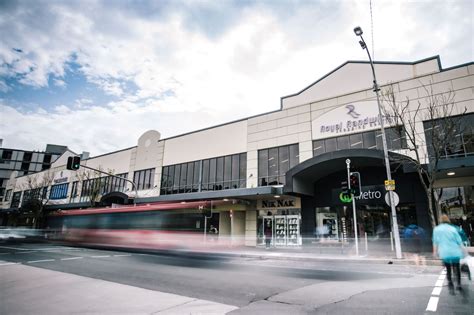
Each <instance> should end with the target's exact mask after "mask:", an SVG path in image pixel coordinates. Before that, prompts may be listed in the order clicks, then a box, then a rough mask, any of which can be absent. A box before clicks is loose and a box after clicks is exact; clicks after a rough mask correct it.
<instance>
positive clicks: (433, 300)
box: [426, 296, 439, 312]
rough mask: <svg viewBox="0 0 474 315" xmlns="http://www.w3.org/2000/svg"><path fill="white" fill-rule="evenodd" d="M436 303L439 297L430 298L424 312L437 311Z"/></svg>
mask: <svg viewBox="0 0 474 315" xmlns="http://www.w3.org/2000/svg"><path fill="white" fill-rule="evenodd" d="M438 301H439V297H436V296H432V297H430V301H429V302H428V306H427V307H426V311H428V312H436V310H437V309H438Z"/></svg>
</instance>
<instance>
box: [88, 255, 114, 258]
mask: <svg viewBox="0 0 474 315" xmlns="http://www.w3.org/2000/svg"><path fill="white" fill-rule="evenodd" d="M90 257H91V258H107V257H110V255H105V256H90Z"/></svg>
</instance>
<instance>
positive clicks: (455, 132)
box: [382, 85, 466, 227]
mask: <svg viewBox="0 0 474 315" xmlns="http://www.w3.org/2000/svg"><path fill="white" fill-rule="evenodd" d="M424 89H425V92H426V94H427V97H426V98H425V99H424V101H423V102H421V101H417V102H416V103H414V104H413V102H411V100H410V99H409V98H408V97H407V98H406V99H405V100H401V101H400V100H398V99H397V97H396V94H395V92H394V90H393V86H391V85H390V86H388V87H387V88H386V89H385V90H384V92H383V93H382V94H383V112H384V116H385V118H386V119H387V120H388V121H389V122H391V123H392V124H393V125H395V126H400V127H401V128H395V130H396V132H397V133H398V136H399V137H400V138H405V139H406V142H407V150H408V151H409V154H407V155H404V154H402V155H401V157H400V158H397V159H400V160H401V161H397V162H402V163H407V164H410V165H411V166H413V167H414V168H415V169H416V171H417V173H418V177H419V179H420V182H421V184H422V186H423V189H424V191H425V193H426V197H427V200H428V211H429V216H430V222H431V225H432V226H433V227H435V226H436V224H437V218H438V216H439V213H438V211H435V210H436V209H438V207H436V205H435V203H434V201H433V197H434V192H435V190H434V184H435V182H436V180H437V179H438V174H439V170H440V161H441V160H442V159H443V158H444V157H445V156H446V155H448V154H449V151H452V150H453V149H454V147H453V146H455V145H456V141H455V139H457V138H459V135H460V134H462V133H463V130H462V129H463V127H462V124H461V118H462V115H464V113H465V112H466V110H464V113H462V114H461V115H460V116H459V115H458V116H454V115H455V114H456V113H455V111H456V106H455V105H456V104H455V102H454V96H455V93H454V92H453V91H448V92H447V93H442V94H435V93H434V92H433V89H432V86H431V85H429V86H424ZM425 148H426V150H425Z"/></svg>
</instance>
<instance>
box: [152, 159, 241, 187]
mask: <svg viewBox="0 0 474 315" xmlns="http://www.w3.org/2000/svg"><path fill="white" fill-rule="evenodd" d="M246 176H247V153H240V154H233V155H227V156H220V157H216V158H212V159H206V160H201V161H194V162H188V163H182V164H177V165H170V166H164V167H163V172H162V176H161V190H160V194H162V195H165V194H178V193H190V192H197V191H207V190H222V189H235V188H239V187H245V186H246V184H247V181H246Z"/></svg>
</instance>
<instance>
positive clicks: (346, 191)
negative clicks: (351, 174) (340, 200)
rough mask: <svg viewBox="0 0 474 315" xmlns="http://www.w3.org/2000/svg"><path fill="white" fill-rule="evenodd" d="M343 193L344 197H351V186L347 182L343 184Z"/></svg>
mask: <svg viewBox="0 0 474 315" xmlns="http://www.w3.org/2000/svg"><path fill="white" fill-rule="evenodd" d="M341 193H343V194H344V195H350V190H349V184H348V183H347V180H345V181H342V182H341Z"/></svg>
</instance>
